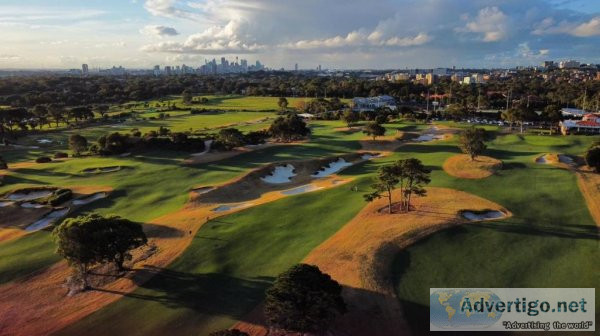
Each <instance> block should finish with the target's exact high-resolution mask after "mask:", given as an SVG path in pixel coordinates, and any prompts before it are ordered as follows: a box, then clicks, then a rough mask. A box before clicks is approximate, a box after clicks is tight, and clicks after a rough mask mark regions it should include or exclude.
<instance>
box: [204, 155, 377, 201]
mask: <svg viewBox="0 0 600 336" xmlns="http://www.w3.org/2000/svg"><path fill="white" fill-rule="evenodd" d="M364 154H372V153H352V154H345V155H341V156H337V157H330V158H325V159H313V160H298V161H287V162H279V163H273V164H269V165H266V166H264V167H261V168H258V169H255V170H253V171H251V172H249V173H248V174H246V175H244V176H242V177H240V178H238V179H236V180H234V181H232V182H229V183H227V184H225V185H221V186H218V187H217V188H215V189H213V190H203V191H205V192H203V193H201V194H198V193H196V194H195V195H194V194H193V195H192V197H193V199H194V201H196V202H198V203H204V204H217V205H218V204H229V203H241V202H248V201H252V200H255V199H258V198H260V197H262V195H263V194H266V193H269V192H278V193H277V194H278V195H281V194H280V193H279V192H280V191H284V190H288V189H291V188H295V187H300V186H304V185H307V184H314V183H316V179H317V177H316V176H314V175H315V174H316V173H317V172H319V170H321V169H322V168H323V167H328V166H329V165H330V163H331V162H336V161H339V160H340V159H343V161H340V162H346V164H350V165H351V164H357V163H360V162H364V160H362V159H361V156H362V155H364ZM321 174H323V173H321ZM321 174H319V175H318V176H321ZM323 176H325V175H323ZM330 176H331V178H332V179H339V180H343V179H342V178H336V177H335V175H330ZM319 180H321V179H319ZM322 180H326V181H327V183H328V185H331V182H330V181H329V180H327V179H322ZM199 187H205V186H199Z"/></svg>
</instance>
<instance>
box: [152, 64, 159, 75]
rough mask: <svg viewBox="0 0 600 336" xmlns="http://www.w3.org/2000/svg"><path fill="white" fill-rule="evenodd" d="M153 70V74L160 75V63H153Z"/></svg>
mask: <svg viewBox="0 0 600 336" xmlns="http://www.w3.org/2000/svg"><path fill="white" fill-rule="evenodd" d="M153 72H154V76H160V65H155V66H154V70H153Z"/></svg>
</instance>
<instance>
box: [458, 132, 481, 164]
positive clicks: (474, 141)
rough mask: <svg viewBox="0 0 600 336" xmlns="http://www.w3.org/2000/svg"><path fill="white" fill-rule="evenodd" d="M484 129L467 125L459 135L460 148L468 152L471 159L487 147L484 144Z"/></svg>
mask: <svg viewBox="0 0 600 336" xmlns="http://www.w3.org/2000/svg"><path fill="white" fill-rule="evenodd" d="M485 137H486V135H485V129H483V128H476V127H469V128H467V129H465V130H464V131H463V132H462V133H461V135H460V149H461V150H462V151H463V153H465V154H469V156H470V157H471V161H472V160H475V158H476V157H477V156H478V155H481V153H483V151H484V150H485V149H486V148H487V146H486V145H485V143H484V141H485Z"/></svg>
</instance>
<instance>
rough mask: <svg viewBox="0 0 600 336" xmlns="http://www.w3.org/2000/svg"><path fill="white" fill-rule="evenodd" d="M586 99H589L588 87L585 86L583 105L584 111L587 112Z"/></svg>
mask: <svg viewBox="0 0 600 336" xmlns="http://www.w3.org/2000/svg"><path fill="white" fill-rule="evenodd" d="M586 100H587V88H585V91H584V92H583V106H582V108H583V112H585V103H586Z"/></svg>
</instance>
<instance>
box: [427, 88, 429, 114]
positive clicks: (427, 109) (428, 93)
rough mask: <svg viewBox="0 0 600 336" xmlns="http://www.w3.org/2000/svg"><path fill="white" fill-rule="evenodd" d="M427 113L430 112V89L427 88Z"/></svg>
mask: <svg viewBox="0 0 600 336" xmlns="http://www.w3.org/2000/svg"><path fill="white" fill-rule="evenodd" d="M427 113H429V90H427Z"/></svg>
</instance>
